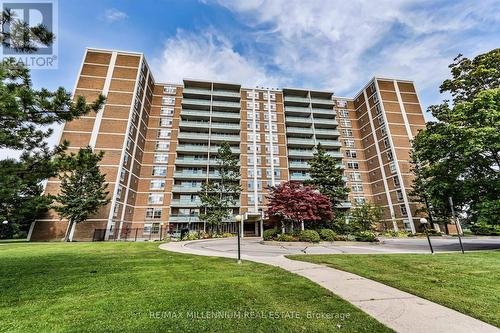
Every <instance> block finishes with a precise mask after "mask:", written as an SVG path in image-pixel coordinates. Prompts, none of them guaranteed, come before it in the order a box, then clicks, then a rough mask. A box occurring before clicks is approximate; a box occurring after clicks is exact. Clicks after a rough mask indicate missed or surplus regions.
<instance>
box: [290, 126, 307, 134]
mask: <svg viewBox="0 0 500 333" xmlns="http://www.w3.org/2000/svg"><path fill="white" fill-rule="evenodd" d="M286 133H287V134H288V133H290V134H292V133H295V134H312V128H307V127H287V128H286Z"/></svg>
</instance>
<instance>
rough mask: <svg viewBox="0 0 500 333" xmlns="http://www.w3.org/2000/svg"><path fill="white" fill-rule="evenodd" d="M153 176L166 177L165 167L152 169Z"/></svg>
mask: <svg viewBox="0 0 500 333" xmlns="http://www.w3.org/2000/svg"><path fill="white" fill-rule="evenodd" d="M152 175H153V176H166V175H167V167H164V166H154V167H153V172H152Z"/></svg>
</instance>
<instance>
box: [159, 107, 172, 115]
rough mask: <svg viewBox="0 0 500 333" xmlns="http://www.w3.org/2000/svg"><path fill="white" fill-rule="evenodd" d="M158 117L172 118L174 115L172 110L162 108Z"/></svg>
mask: <svg viewBox="0 0 500 333" xmlns="http://www.w3.org/2000/svg"><path fill="white" fill-rule="evenodd" d="M160 115H162V116H173V115H174V108H166V107H163V108H161V109H160Z"/></svg>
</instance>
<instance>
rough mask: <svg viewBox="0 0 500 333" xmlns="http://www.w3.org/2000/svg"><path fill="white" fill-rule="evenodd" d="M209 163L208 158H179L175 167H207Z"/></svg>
mask: <svg viewBox="0 0 500 333" xmlns="http://www.w3.org/2000/svg"><path fill="white" fill-rule="evenodd" d="M208 161H209V160H208V158H177V159H176V160H175V165H178V166H183V165H188V166H206V165H207V164H208Z"/></svg>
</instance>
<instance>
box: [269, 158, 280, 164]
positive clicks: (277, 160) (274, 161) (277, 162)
mask: <svg viewBox="0 0 500 333" xmlns="http://www.w3.org/2000/svg"><path fill="white" fill-rule="evenodd" d="M272 163H273V164H275V165H279V164H280V159H279V158H278V157H273V160H272ZM266 165H271V158H270V157H266Z"/></svg>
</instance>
